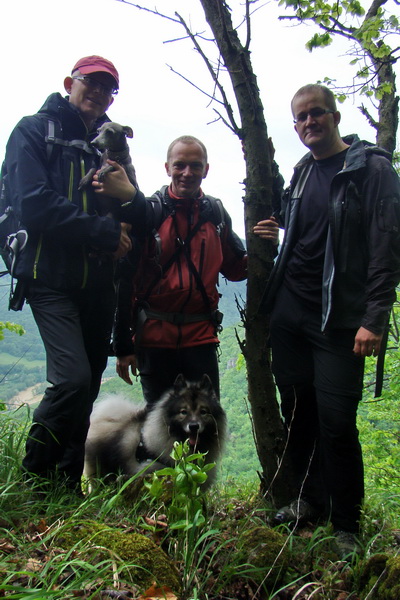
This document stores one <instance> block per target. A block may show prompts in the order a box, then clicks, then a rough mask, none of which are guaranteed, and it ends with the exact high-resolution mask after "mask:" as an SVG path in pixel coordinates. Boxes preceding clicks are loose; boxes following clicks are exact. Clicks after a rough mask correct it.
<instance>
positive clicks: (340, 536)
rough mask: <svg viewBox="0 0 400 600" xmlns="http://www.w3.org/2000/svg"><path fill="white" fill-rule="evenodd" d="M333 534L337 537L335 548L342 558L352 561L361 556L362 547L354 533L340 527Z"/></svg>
mask: <svg viewBox="0 0 400 600" xmlns="http://www.w3.org/2000/svg"><path fill="white" fill-rule="evenodd" d="M333 536H334V538H335V550H336V552H337V554H338V555H339V557H340V560H346V561H348V562H351V561H353V560H354V559H355V558H357V557H358V556H360V554H361V547H360V544H359V542H358V540H357V537H356V535H355V534H354V533H351V531H343V530H342V529H338V530H337V531H335V533H334V534H333Z"/></svg>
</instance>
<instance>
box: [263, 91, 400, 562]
mask: <svg viewBox="0 0 400 600" xmlns="http://www.w3.org/2000/svg"><path fill="white" fill-rule="evenodd" d="M292 112H293V117H294V123H295V130H296V131H297V133H298V135H299V138H300V139H301V141H302V142H303V144H304V145H305V146H307V147H308V148H309V149H310V152H309V153H308V154H307V155H306V156H305V157H304V158H303V159H302V160H301V161H300V162H299V163H298V164H297V165H296V167H295V172H294V176H293V178H292V181H291V184H290V188H289V190H288V192H287V193H286V195H285V197H284V199H283V205H282V213H281V218H282V221H281V224H282V226H284V228H285V238H284V241H283V244H282V248H281V250H280V254H279V257H278V259H277V261H276V265H275V267H274V270H273V272H272V274H271V278H270V280H269V283H268V286H267V291H266V304H267V307H268V310H269V311H270V312H271V320H270V331H271V345H272V359H273V372H274V375H275V379H276V383H277V385H278V388H279V391H280V396H281V408H282V414H283V417H284V420H285V424H286V427H287V431H288V448H289V451H290V452H291V455H292V459H293V465H294V470H295V476H296V478H297V484H298V489H299V496H298V498H297V499H295V500H294V501H293V502H292V503H291V504H290V505H289V506H286V507H283V508H282V509H280V510H279V511H278V512H277V514H276V515H275V518H274V521H275V523H277V524H278V523H288V522H296V523H299V522H301V521H303V522H304V521H307V520H312V519H315V518H318V517H319V516H325V517H329V518H330V520H331V522H332V524H333V527H334V530H335V537H336V542H337V546H338V550H339V552H340V554H341V556H342V557H345V556H346V555H349V554H351V553H352V552H354V551H355V550H356V549H358V547H357V539H356V534H357V533H358V532H359V520H360V510H361V504H362V500H363V496H364V478H363V461H362V453H361V447H360V443H359V439H358V431H357V427H356V415H357V406H358V403H359V401H360V399H361V395H362V381H363V367H364V357H365V356H371V355H374V356H377V355H378V353H379V351H380V346H381V341H382V336H383V333H384V330H385V327H386V326H387V323H388V318H389V313H390V309H391V307H392V304H393V302H394V300H395V298H396V291H395V288H396V285H397V284H398V282H399V279H400V243H399V242H400V238H399V231H400V207H399V202H400V186H399V179H398V177H397V175H396V173H395V171H394V169H393V168H392V166H391V164H390V161H389V160H388V158H387V153H385V151H383V150H382V149H380V148H376V147H371V145H368V144H365V143H362V142H361V141H360V140H359V139H358V138H357V136H350V137H349V138H343V139H342V138H341V136H340V135H339V130H338V125H339V122H340V113H339V112H338V111H337V108H336V104H335V99H334V96H333V94H332V92H331V91H330V90H329V89H327V88H325V87H324V86H320V85H307V86H305V87H303V88H301V89H300V90H299V91H298V92H297V93H296V94H295V96H294V98H293V100H292ZM385 154H386V156H385ZM273 227H276V222H275V220H274V219H273V218H271V219H269V221H262V222H260V223H258V225H257V226H256V227H255V229H254V232H255V233H256V234H258V235H261V236H262V237H267V234H268V232H270V230H271V228H273Z"/></svg>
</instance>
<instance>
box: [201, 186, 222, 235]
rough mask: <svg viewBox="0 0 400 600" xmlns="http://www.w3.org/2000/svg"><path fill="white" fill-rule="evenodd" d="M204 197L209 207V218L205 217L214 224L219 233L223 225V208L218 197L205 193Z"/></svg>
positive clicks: (219, 233)
mask: <svg viewBox="0 0 400 600" xmlns="http://www.w3.org/2000/svg"><path fill="white" fill-rule="evenodd" d="M204 199H205V200H207V201H208V202H209V205H210V207H211V214H210V218H209V219H207V220H209V221H211V223H213V224H214V225H215V228H216V230H217V233H218V235H221V232H222V230H223V228H224V227H225V225H226V223H225V209H224V206H223V204H222V202H221V200H220V199H219V198H214V196H209V195H205V196H204Z"/></svg>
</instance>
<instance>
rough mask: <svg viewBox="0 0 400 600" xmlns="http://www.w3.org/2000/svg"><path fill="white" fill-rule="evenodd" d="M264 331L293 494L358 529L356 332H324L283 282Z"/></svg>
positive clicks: (359, 373)
mask: <svg viewBox="0 0 400 600" xmlns="http://www.w3.org/2000/svg"><path fill="white" fill-rule="evenodd" d="M270 331H271V346H272V370H273V373H274V376H275V379H276V383H277V386H278V388H279V392H280V396H281V411H282V415H283V418H284V421H285V425H286V428H287V432H288V449H289V451H290V453H291V457H292V461H293V466H294V470H295V475H296V477H297V485H298V489H299V493H300V495H301V496H302V497H303V498H304V499H306V500H307V501H309V502H310V504H311V505H313V506H314V507H315V508H316V509H319V510H320V512H321V513H324V514H325V515H326V517H327V518H330V520H331V521H332V524H333V526H334V527H335V529H343V530H345V531H351V532H357V531H358V528H359V519H360V508H361V504H362V500H363V497H364V472H363V461H362V453H361V446H360V443H359V439H358V430H357V426H356V417H357V407H358V403H359V401H360V400H361V396H362V381H363V371H364V360H363V359H362V358H359V357H357V356H355V355H354V353H353V346H354V337H355V334H356V330H349V329H346V330H344V329H343V330H332V331H327V332H325V333H322V332H321V314H320V311H318V310H313V309H312V308H310V307H309V306H307V305H305V304H303V303H302V302H301V301H300V300H299V299H298V298H297V297H296V296H295V295H293V294H292V293H291V292H290V291H289V290H288V289H287V288H285V287H284V286H282V287H281V289H280V290H279V293H278V295H277V298H276V301H275V305H274V309H273V311H272V315H271V321H270Z"/></svg>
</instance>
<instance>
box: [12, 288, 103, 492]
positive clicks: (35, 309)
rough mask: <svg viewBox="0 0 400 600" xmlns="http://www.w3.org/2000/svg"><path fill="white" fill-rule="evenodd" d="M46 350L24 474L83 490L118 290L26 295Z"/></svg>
mask: <svg viewBox="0 0 400 600" xmlns="http://www.w3.org/2000/svg"><path fill="white" fill-rule="evenodd" d="M27 301H28V302H29V304H30V306H31V309H32V313H33V316H34V318H35V321H36V323H37V326H38V328H39V332H40V335H41V338H42V340H43V343H44V346H45V350H46V366H47V380H48V381H49V383H50V384H51V385H50V386H48V387H47V389H46V391H45V393H44V396H43V399H42V401H41V403H40V404H39V406H38V407H37V408H36V410H35V411H34V413H33V424H32V427H31V429H30V432H29V436H28V439H27V442H26V455H25V458H24V459H23V463H22V466H23V469H24V471H25V472H27V473H28V474H29V473H30V474H34V475H38V476H40V477H43V478H45V479H50V480H52V479H54V478H57V479H58V480H62V481H63V482H64V483H65V484H66V485H67V487H71V488H72V489H75V488H76V489H79V486H80V480H81V475H82V471H83V462H84V452H85V441H86V436H87V432H88V428H89V418H90V413H91V411H92V406H93V402H94V400H95V399H96V397H97V394H98V392H99V388H100V383H101V376H102V373H103V371H104V369H105V367H106V365H107V356H108V350H109V343H110V336H111V329H112V322H113V315H114V289H113V288H109V289H108V290H96V291H86V290H85V291H83V290H82V291H77V292H74V293H63V292H60V291H56V290H51V289H49V288H46V287H45V286H42V285H40V284H34V285H31V286H30V288H29V291H28V294H27Z"/></svg>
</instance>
